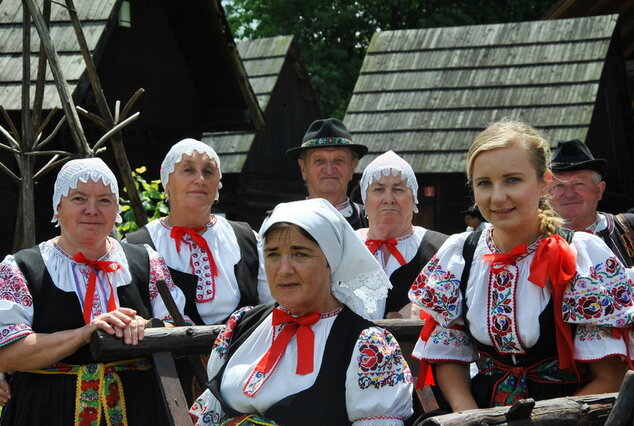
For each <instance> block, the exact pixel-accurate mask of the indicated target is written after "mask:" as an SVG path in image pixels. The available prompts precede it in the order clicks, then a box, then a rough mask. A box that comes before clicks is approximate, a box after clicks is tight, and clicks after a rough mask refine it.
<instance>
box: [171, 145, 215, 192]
mask: <svg viewBox="0 0 634 426" xmlns="http://www.w3.org/2000/svg"><path fill="white" fill-rule="evenodd" d="M194 151H196V152H197V153H199V154H206V155H207V156H208V157H209V159H210V160H211V161H213V162H214V163H216V167H217V168H218V174H219V176H220V178H221V179H222V171H221V170H220V158H219V157H218V154H216V151H214V150H213V148H212V147H210V146H209V145H207V144H205V143H203V142H201V141H197V140H196V139H191V138H187V139H183V140H182V141H180V142H177V143H176V144H174V145H173V146H172V148H170V150H169V152H168V153H167V155H166V156H165V159H164V160H163V163H161V183H162V184H163V189H165V190H166V191H167V184H168V183H169V180H170V174H172V173H173V172H174V168H175V167H176V164H177V163H180V162H181V161H183V155H193V154H194ZM220 188H222V183H220V184H218V191H220ZM218 196H219V192H216V201H218Z"/></svg>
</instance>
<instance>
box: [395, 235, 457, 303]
mask: <svg viewBox="0 0 634 426" xmlns="http://www.w3.org/2000/svg"><path fill="white" fill-rule="evenodd" d="M447 238H449V236H448V235H445V234H442V233H440V232H436V231H430V230H427V232H425V235H424V236H423V239H422V240H421V242H420V245H419V246H418V251H417V252H416V255H415V256H414V258H413V259H412V260H411V261H410V262H409V263H408V264H406V265H403V266H401V267H400V268H398V269H397V270H395V271H394V272H392V275H390V282H391V283H392V289H391V290H390V291H389V293H388V295H387V300H386V302H385V313H386V314H387V313H388V312H397V311H398V310H399V309H401V308H402V307H403V306H405V305H407V304H408V303H409V302H410V300H409V297H408V296H407V293H408V292H409V288H410V287H411V286H412V283H413V282H414V280H415V279H416V277H417V276H418V274H419V273H420V271H421V269H423V267H424V266H425V265H426V264H427V262H429V259H431V258H432V257H433V256H434V255H435V254H436V252H437V251H438V249H439V248H440V246H442V244H443V243H444V242H445V240H446V239H447Z"/></svg>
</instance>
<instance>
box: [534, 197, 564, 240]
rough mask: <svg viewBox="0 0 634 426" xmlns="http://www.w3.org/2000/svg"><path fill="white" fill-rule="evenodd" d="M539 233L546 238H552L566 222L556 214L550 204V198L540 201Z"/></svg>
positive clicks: (542, 198)
mask: <svg viewBox="0 0 634 426" xmlns="http://www.w3.org/2000/svg"><path fill="white" fill-rule="evenodd" d="M538 217H539V233H540V234H541V235H542V236H544V237H550V236H551V235H553V234H555V233H556V232H557V229H559V228H561V227H562V226H563V224H564V220H563V219H562V218H561V217H560V216H559V215H558V214H557V212H555V210H554V209H553V206H552V205H551V204H550V197H548V196H544V197H541V198H540V199H539V213H538Z"/></svg>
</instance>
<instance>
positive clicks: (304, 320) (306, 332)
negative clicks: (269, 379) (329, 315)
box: [255, 308, 321, 374]
mask: <svg viewBox="0 0 634 426" xmlns="http://www.w3.org/2000/svg"><path fill="white" fill-rule="evenodd" d="M320 318H321V315H320V314H319V312H315V311H311V312H309V313H307V314H305V315H302V316H301V317H294V316H292V315H290V314H289V313H287V312H286V311H283V310H281V309H279V308H275V309H273V326H277V325H280V324H284V323H289V324H287V325H286V326H285V327H284V328H283V329H282V331H281V332H280V334H278V335H277V337H276V338H275V339H274V340H273V344H272V345H271V347H270V348H269V350H268V351H267V352H266V353H265V354H264V356H263V357H262V359H261V360H260V362H259V363H258V365H257V366H256V367H255V370H256V371H258V372H260V373H264V374H267V373H268V372H270V371H271V369H272V368H273V366H274V365H275V364H277V362H278V361H279V359H280V358H281V356H282V354H283V353H284V351H285V350H286V347H287V346H288V342H289V341H290V340H291V337H293V336H294V335H295V334H297V368H296V370H295V372H296V373H297V374H309V373H312V372H313V369H314V366H313V354H314V352H315V351H314V348H315V334H314V333H313V330H312V329H311V328H310V326H311V325H313V324H315V323H316V322H317V321H319V319H320Z"/></svg>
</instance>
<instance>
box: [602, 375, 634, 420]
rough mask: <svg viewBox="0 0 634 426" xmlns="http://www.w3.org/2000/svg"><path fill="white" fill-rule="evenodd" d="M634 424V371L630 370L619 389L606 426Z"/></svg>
mask: <svg viewBox="0 0 634 426" xmlns="http://www.w3.org/2000/svg"><path fill="white" fill-rule="evenodd" d="M633 422H634V371H632V370H629V371H628V372H627V373H626V374H625V378H624V379H623V382H622V383H621V388H620V389H619V396H618V397H617V398H616V401H615V402H614V407H613V408H612V411H611V412H610V416H609V417H608V420H606V422H605V426H632V424H633Z"/></svg>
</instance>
